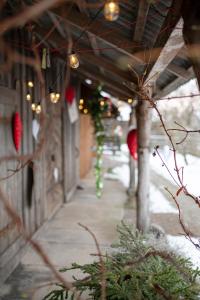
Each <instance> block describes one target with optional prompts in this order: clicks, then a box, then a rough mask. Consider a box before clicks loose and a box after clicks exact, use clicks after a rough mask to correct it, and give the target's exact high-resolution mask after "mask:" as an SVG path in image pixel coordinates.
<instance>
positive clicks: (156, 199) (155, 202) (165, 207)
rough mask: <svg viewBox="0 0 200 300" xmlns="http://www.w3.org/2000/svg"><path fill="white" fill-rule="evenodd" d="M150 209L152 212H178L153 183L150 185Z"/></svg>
mask: <svg viewBox="0 0 200 300" xmlns="http://www.w3.org/2000/svg"><path fill="white" fill-rule="evenodd" d="M150 211H151V212H152V213H154V214H162V213H166V214H167V213H169V214H178V210H177V209H176V208H175V207H173V206H172V205H171V203H170V202H169V201H168V200H167V199H166V198H165V196H164V195H163V194H162V193H161V192H160V191H159V190H158V189H157V188H156V187H155V186H154V185H153V184H151V186H150Z"/></svg>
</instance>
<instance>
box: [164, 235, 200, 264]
mask: <svg viewBox="0 0 200 300" xmlns="http://www.w3.org/2000/svg"><path fill="white" fill-rule="evenodd" d="M167 241H168V244H169V246H170V248H171V250H172V251H174V252H176V253H178V254H180V255H183V256H185V257H186V258H190V260H191V262H192V263H193V265H194V267H199V268H200V249H198V248H196V247H195V246H194V245H193V244H192V242H191V241H189V240H188V239H186V237H185V236H171V235H167ZM193 242H194V243H198V240H197V239H193Z"/></svg>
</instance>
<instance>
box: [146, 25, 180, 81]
mask: <svg viewBox="0 0 200 300" xmlns="http://www.w3.org/2000/svg"><path fill="white" fill-rule="evenodd" d="M182 28H183V20H182V19H180V21H179V22H178V24H177V26H176V28H175V29H174V30H173V31H172V33H171V35H170V37H169V39H168V41H167V43H166V44H165V46H164V47H163V48H162V50H161V52H160V54H159V56H158V58H157V60H156V62H155V64H154V66H153V68H152V69H151V71H150V73H149V74H148V76H147V78H146V80H145V83H147V82H148V84H149V85H153V84H154V83H155V82H156V80H157V79H158V77H159V76H160V73H161V72H163V71H164V70H165V69H166V68H167V66H168V65H169V64H170V63H171V61H172V60H173V59H174V57H175V56H176V55H177V53H178V52H179V50H180V49H181V48H182V47H183V45H184V41H183V37H182Z"/></svg>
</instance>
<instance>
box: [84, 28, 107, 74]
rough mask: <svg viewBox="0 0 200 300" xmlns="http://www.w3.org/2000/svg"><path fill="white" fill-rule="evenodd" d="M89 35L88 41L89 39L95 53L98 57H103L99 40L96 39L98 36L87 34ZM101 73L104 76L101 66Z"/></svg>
mask: <svg viewBox="0 0 200 300" xmlns="http://www.w3.org/2000/svg"><path fill="white" fill-rule="evenodd" d="M87 34H88V39H89V42H90V45H91V47H92V49H93V52H94V54H95V55H96V56H98V57H100V56H101V52H100V50H99V46H98V42H97V39H96V36H95V35H94V34H92V33H90V32H88V33H87ZM100 71H101V73H102V74H104V69H103V68H102V67H101V66H100Z"/></svg>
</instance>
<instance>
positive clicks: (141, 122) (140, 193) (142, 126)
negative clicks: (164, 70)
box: [136, 100, 151, 232]
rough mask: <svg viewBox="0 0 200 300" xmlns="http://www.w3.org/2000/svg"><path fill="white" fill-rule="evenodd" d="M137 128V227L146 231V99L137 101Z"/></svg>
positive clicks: (148, 116) (148, 120) (148, 113)
mask: <svg viewBox="0 0 200 300" xmlns="http://www.w3.org/2000/svg"><path fill="white" fill-rule="evenodd" d="M136 118H137V130H138V188H137V196H136V197H137V229H139V230H140V231H142V232H147V231H148V230H149V226H150V212H149V186H150V163H149V159H150V155H149V154H150V132H151V110H150V108H149V103H148V102H147V101H145V100H144V101H139V103H138V106H137V109H136Z"/></svg>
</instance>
